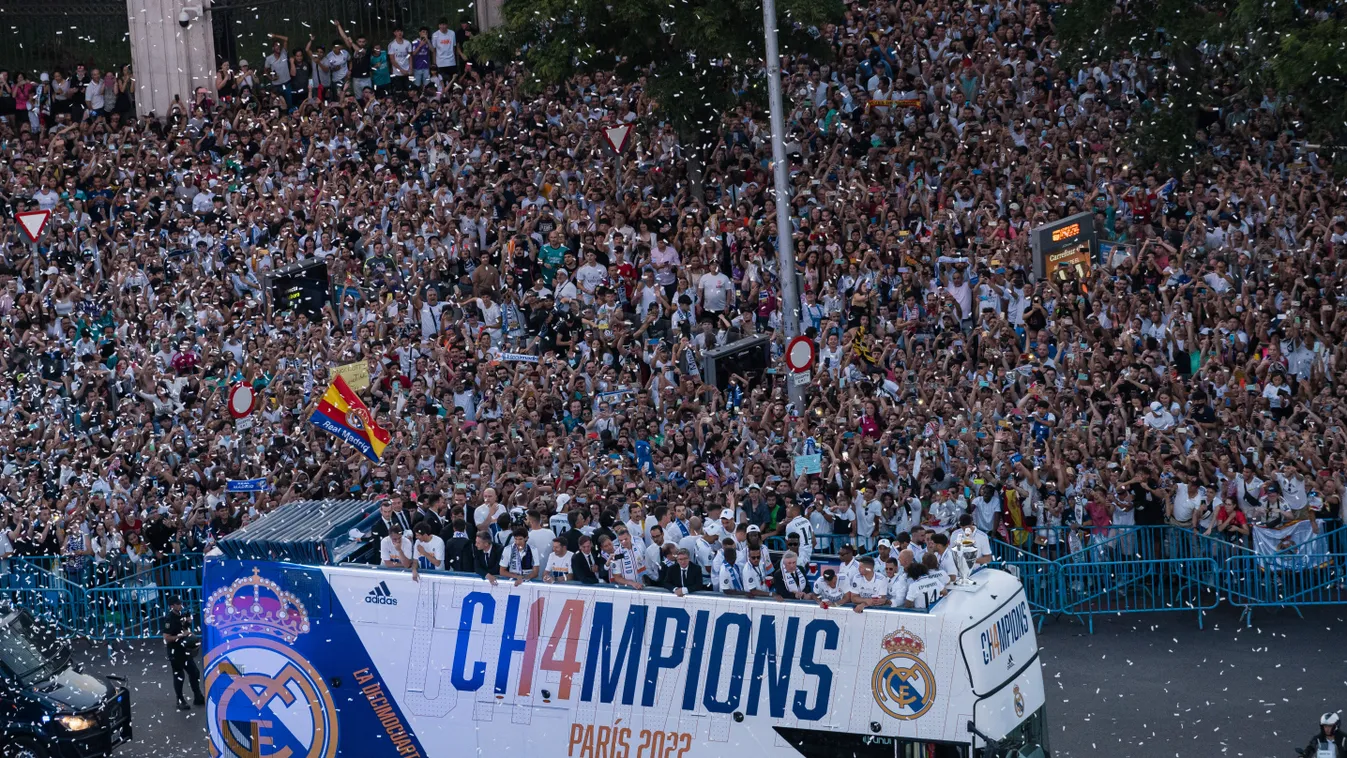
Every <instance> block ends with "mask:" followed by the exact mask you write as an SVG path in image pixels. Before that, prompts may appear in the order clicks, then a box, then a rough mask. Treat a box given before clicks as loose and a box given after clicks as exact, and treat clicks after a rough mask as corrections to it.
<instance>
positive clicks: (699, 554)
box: [678, 516, 720, 587]
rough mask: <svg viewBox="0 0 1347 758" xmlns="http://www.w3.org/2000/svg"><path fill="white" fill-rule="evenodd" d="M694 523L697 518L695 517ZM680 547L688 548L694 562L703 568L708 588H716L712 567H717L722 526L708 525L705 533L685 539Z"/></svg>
mask: <svg viewBox="0 0 1347 758" xmlns="http://www.w3.org/2000/svg"><path fill="white" fill-rule="evenodd" d="M693 518H694V523H695V519H696V517H695V516H694V517H693ZM678 546H679V547H682V548H686V549H687V551H688V553H689V554H690V555H691V556H692V560H693V561H694V562H695V563H696V564H697V565H698V566H701V568H702V581H703V582H705V583H706V586H707V587H714V586H715V584H714V581H713V579H712V578H711V567H712V566H713V565H715V559H716V554H717V553H719V552H720V524H707V525H706V528H705V531H704V532H702V533H701V534H694V535H693V536H691V537H686V538H684V540H683V542H680V543H679V545H678Z"/></svg>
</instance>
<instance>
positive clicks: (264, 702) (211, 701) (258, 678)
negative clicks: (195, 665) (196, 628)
mask: <svg viewBox="0 0 1347 758" xmlns="http://www.w3.org/2000/svg"><path fill="white" fill-rule="evenodd" d="M201 615H202V620H203V621H204V623H205V625H206V626H207V627H208V628H210V629H211V630H213V632H215V635H214V636H215V637H216V638H217V639H220V640H221V642H220V643H219V644H218V645H216V646H215V647H214V648H213V649H212V650H210V651H208V652H207V653H206V671H205V687H206V692H207V693H208V698H207V707H206V726H207V731H208V732H209V735H210V745H209V747H210V755H211V756H213V757H214V758H222V756H226V755H250V756H255V757H260V758H285V757H287V756H294V757H296V758H298V757H301V756H302V757H303V758H335V756H336V755H337V736H338V735H337V706H336V701H335V700H334V699H333V697H332V692H331V690H329V689H328V686H327V682H326V680H324V678H323V676H322V675H321V674H319V673H318V671H317V670H316V669H315V668H314V667H313V665H312V664H311V663H309V661H308V660H306V659H305V658H304V657H303V656H302V655H300V654H299V652H298V651H297V650H296V649H295V641H296V640H298V639H299V638H300V637H302V636H303V635H305V634H308V633H309V631H310V629H311V627H310V625H309V612H308V609H306V608H305V607H304V603H303V602H302V601H301V600H300V599H299V598H298V597H297V596H295V595H294V594H292V593H290V592H286V591H285V590H283V589H281V587H280V585H278V584H276V583H275V582H273V581H271V580H270V579H267V578H266V577H263V576H261V574H260V572H259V571H258V570H257V569H253V573H252V575H251V576H247V577H243V578H240V579H238V580H236V581H235V582H233V583H232V584H230V585H228V586H226V587H222V588H220V589H219V590H216V591H215V592H214V593H213V594H211V596H210V597H209V598H208V599H207V600H206V602H205V603H204V604H203V605H202V609H201Z"/></svg>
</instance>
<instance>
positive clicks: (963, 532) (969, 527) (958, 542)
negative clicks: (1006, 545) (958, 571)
mask: <svg viewBox="0 0 1347 758" xmlns="http://www.w3.org/2000/svg"><path fill="white" fill-rule="evenodd" d="M973 521H974V519H973V516H971V515H969V514H966V513H965V514H964V515H962V516H960V517H959V528H958V529H955V530H954V531H953V532H951V533H950V545H952V546H953V547H955V548H958V549H963V548H965V547H967V546H969V545H971V546H972V547H973V548H974V549H976V550H977V558H976V559H974V561H973V565H974V566H985V565H987V564H988V563H991V562H992V541H991V538H989V537H988V536H987V533H986V532H984V531H982V530H981V529H979V528H977V526H976V525H975V524H974V523H973ZM968 568H969V569H972V568H973V566H969V567H968Z"/></svg>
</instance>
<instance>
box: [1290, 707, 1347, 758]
mask: <svg viewBox="0 0 1347 758" xmlns="http://www.w3.org/2000/svg"><path fill="white" fill-rule="evenodd" d="M1339 720H1340V719H1339V717H1338V714H1336V713H1325V714H1324V715H1323V716H1321V717H1320V718H1319V733H1318V734H1316V735H1314V739H1312V740H1310V744H1309V746H1308V747H1306V748H1305V750H1304V751H1303V752H1302V753H1301V755H1303V756H1305V758H1343V757H1344V756H1347V735H1344V734H1343V733H1342V732H1340V731H1338V721H1339Z"/></svg>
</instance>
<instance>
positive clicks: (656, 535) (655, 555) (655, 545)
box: [645, 524, 664, 578]
mask: <svg viewBox="0 0 1347 758" xmlns="http://www.w3.org/2000/svg"><path fill="white" fill-rule="evenodd" d="M646 538H647V539H646V540H645V565H646V567H647V568H649V569H650V571H651V573H652V574H655V578H659V572H660V570H661V566H663V565H664V528H663V527H661V526H660V525H659V524H654V525H653V526H651V527H650V530H649V531H647V532H646Z"/></svg>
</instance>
